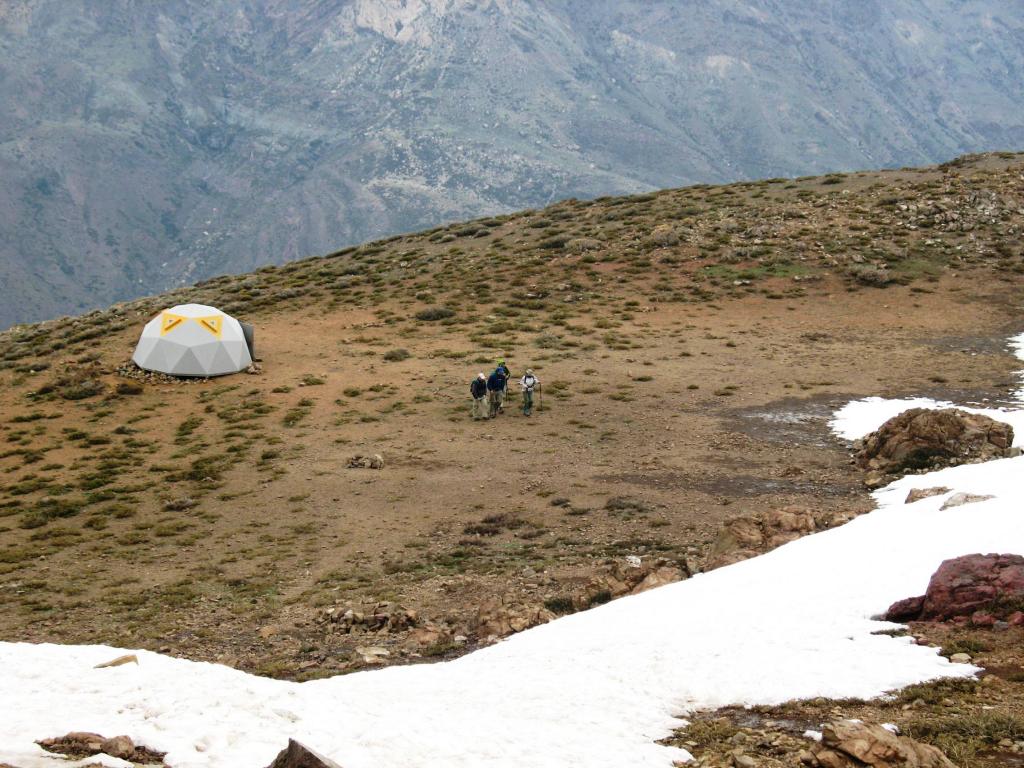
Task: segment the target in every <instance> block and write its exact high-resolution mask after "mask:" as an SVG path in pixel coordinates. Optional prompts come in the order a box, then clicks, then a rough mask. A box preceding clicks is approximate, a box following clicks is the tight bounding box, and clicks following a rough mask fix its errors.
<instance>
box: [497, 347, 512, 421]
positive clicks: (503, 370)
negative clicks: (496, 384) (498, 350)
mask: <svg viewBox="0 0 1024 768" xmlns="http://www.w3.org/2000/svg"><path fill="white" fill-rule="evenodd" d="M495 371H496V372H497V373H499V374H501V375H502V376H504V377H505V385H504V386H503V387H502V389H501V397H500V398H499V400H498V413H504V412H505V398H506V397H508V382H509V380H510V379H511V378H512V371H510V370H509V369H508V366H507V365H505V360H504V359H502V360H499V361H498V365H497V367H496V368H495Z"/></svg>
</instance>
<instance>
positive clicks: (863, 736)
mask: <svg viewBox="0 0 1024 768" xmlns="http://www.w3.org/2000/svg"><path fill="white" fill-rule="evenodd" d="M806 762H807V763H808V764H809V765H811V766H814V768H863V766H866V765H870V766H875V768H956V766H955V765H954V764H953V763H952V762H950V760H949V759H948V758H947V757H946V756H945V755H944V754H942V752H940V751H939V750H938V749H936V748H935V747H933V746H931V745H930V744H922V743H920V742H918V741H914V740H913V739H910V738H907V737H906V736H897V735H896V734H895V733H892V732H891V731H888V730H886V729H885V728H883V727H882V726H881V725H868V724H867V723H862V722H859V721H857V720H840V721H838V722H834V723H829V724H828V725H826V726H825V727H824V728H823V729H822V731H821V742H820V743H819V744H817V745H816V746H814V747H813V748H812V749H811V753H810V758H809V759H808V760H806Z"/></svg>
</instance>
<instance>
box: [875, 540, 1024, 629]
mask: <svg viewBox="0 0 1024 768" xmlns="http://www.w3.org/2000/svg"><path fill="white" fill-rule="evenodd" d="M1021 606H1024V557H1021V556H1020V555H965V556H963V557H956V558H953V559H952V560H946V561H944V562H943V563H942V564H941V565H940V566H939V569H938V570H937V571H936V572H935V573H934V574H933V575H932V577H931V580H930V581H929V582H928V589H927V590H926V591H925V593H924V595H922V596H920V597H911V598H907V599H906V600H900V601H899V602H896V603H893V604H892V605H891V606H890V607H889V610H888V611H886V613H885V618H886V619H887V620H889V621H898V622H905V621H915V620H917V621H946V620H948V619H958V618H970V617H973V616H974V615H975V614H983V615H987V616H992V617H995V618H1004V619H1009V618H1010V617H1011V616H1012V615H1013V614H1014V612H1015V611H1019V610H1020V609H1021Z"/></svg>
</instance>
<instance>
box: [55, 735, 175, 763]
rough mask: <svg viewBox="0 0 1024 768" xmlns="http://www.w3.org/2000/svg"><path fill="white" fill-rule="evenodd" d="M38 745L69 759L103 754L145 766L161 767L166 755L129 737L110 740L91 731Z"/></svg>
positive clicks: (117, 737) (114, 737) (57, 738)
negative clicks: (142, 745) (136, 742)
mask: <svg viewBox="0 0 1024 768" xmlns="http://www.w3.org/2000/svg"><path fill="white" fill-rule="evenodd" d="M36 744H38V745H39V746H41V747H42V748H43V749H45V750H47V751H48V752H54V753H56V754H58V755H67V756H68V757H74V758H85V757H92V756H93V755H98V754H101V753H103V754H107V755H110V756H111V757H116V758H119V759H121V760H128V761H130V762H133V763H141V764H144V765H151V764H157V765H159V764H161V763H162V762H163V759H164V754H166V753H164V752H157V751H155V750H152V749H148V748H147V747H139V746H136V745H135V742H133V741H132V740H131V738H130V737H128V736H112V737H111V738H109V739H108V738H104V737H103V736H101V735H100V734H98V733H91V732H89V731H72V732H71V733H68V734H67V735H65V736H58V737H56V738H52V739H41V740H39V741H37V742H36Z"/></svg>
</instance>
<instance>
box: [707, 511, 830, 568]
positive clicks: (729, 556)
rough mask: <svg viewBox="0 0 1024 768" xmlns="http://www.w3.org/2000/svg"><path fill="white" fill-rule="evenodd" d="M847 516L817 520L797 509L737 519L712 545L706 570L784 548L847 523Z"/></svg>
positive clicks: (808, 513) (727, 526) (823, 517)
mask: <svg viewBox="0 0 1024 768" xmlns="http://www.w3.org/2000/svg"><path fill="white" fill-rule="evenodd" d="M846 519H847V516H845V515H841V514H840V515H837V516H833V517H828V516H822V515H819V516H815V515H814V514H813V513H812V512H810V511H808V510H805V509H798V508H796V507H784V508H782V509H776V510H772V511H770V512H767V513H764V514H761V515H754V516H747V517H737V518H734V519H733V520H730V521H729V522H727V523H726V524H725V525H724V526H723V528H722V530H721V532H720V533H719V534H718V537H717V538H716V539H715V541H714V542H712V544H711V549H710V551H709V553H708V560H707V565H706V567H707V568H708V569H709V570H710V569H713V568H721V567H722V566H725V565H732V564H733V563H738V562H740V561H741V560H747V559H749V558H751V557H756V556H757V555H759V554H761V553H763V552H767V551H769V550H771V549H775V548H776V547H780V546H782V545H783V544H786V543H788V542H790V541H794V540H796V539H798V538H800V537H801V536H803V535H805V534H808V533H814V532H815V531H819V530H824V529H826V528H831V527H833V526H835V525H838V524H841V523H843V522H846Z"/></svg>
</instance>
